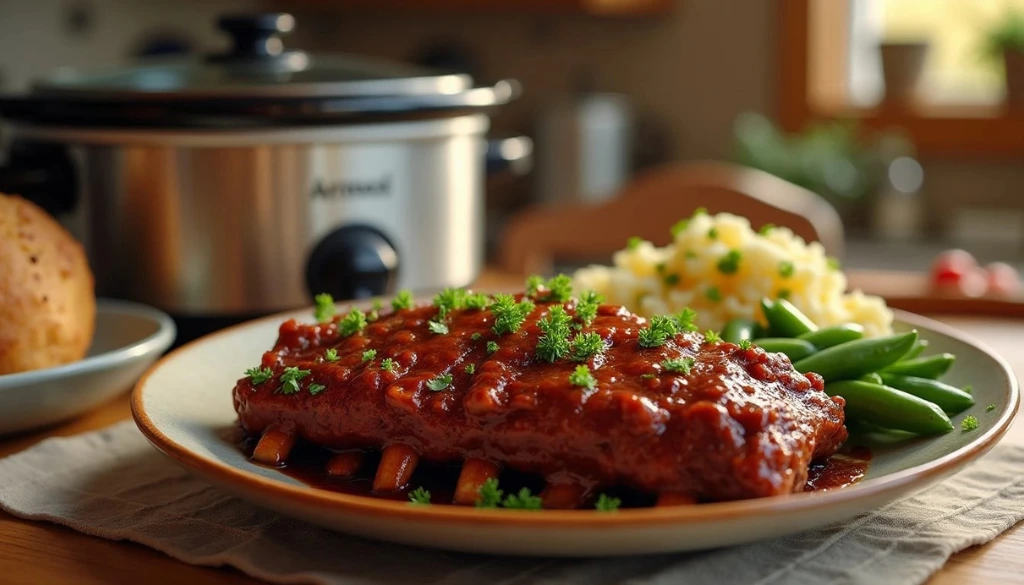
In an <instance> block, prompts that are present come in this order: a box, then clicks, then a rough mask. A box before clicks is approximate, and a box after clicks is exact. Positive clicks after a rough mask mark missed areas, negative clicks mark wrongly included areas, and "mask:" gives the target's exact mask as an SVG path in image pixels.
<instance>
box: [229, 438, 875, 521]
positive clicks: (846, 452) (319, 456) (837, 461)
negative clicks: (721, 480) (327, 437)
mask: <svg viewBox="0 0 1024 585" xmlns="http://www.w3.org/2000/svg"><path fill="white" fill-rule="evenodd" d="M255 446H256V441H255V440H245V441H243V442H242V443H241V448H242V450H243V451H244V452H245V453H246V454H247V455H248V456H250V458H251V456H252V451H253V449H254V448H255ZM335 454H336V452H335V451H331V450H329V449H324V448H322V447H317V446H315V445H310V444H303V443H300V444H298V445H296V446H295V448H294V449H293V450H292V452H291V454H290V455H289V458H288V463H287V464H286V465H284V466H282V467H278V468H276V469H277V470H278V471H280V472H281V473H283V474H284V475H287V476H289V477H291V478H294V479H296V480H298V481H300V482H302V483H304V484H306V485H308V486H310V487H313V488H316V489H322V490H327V491H332V492H337V493H343V494H350V495H357V496H368V497H374V498H380V499H385V500H395V501H403V502H404V501H408V500H409V495H408V490H412V489H415V488H418V487H422V488H424V489H426V490H428V491H429V492H430V496H431V503H433V504H449V505H451V502H452V498H453V497H454V495H455V484H456V482H457V481H458V478H459V470H460V466H459V465H457V464H439V463H433V462H429V461H421V462H420V464H419V465H418V466H417V468H416V471H415V472H414V473H413V476H412V479H411V480H410V481H409V486H408V489H407V490H405V491H402V492H398V493H390V494H381V493H377V492H374V491H373V474H374V471H375V470H376V469H377V465H378V463H379V462H380V453H379V452H372V451H371V452H366V453H365V458H364V460H363V464H362V467H361V468H360V470H359V472H358V473H357V474H356V475H355V476H354V477H351V478H339V477H332V476H330V475H328V474H327V473H326V471H325V469H326V466H327V461H328V460H329V459H330V458H331V457H332V456H333V455H335ZM250 460H251V459H250ZM870 460H871V453H870V451H869V450H868V449H867V448H865V447H852V448H843V449H842V450H841V451H840V452H839V453H837V454H835V455H833V456H832V457H830V458H828V459H826V460H825V461H820V462H814V463H812V464H811V467H810V469H809V470H808V478H807V485H806V487H805V488H804V491H815V492H824V491H829V490H835V489H839V488H843V487H846V486H849V485H853V484H855V483H857V482H859V481H860V480H861V479H863V478H864V475H865V474H866V473H867V470H868V464H869V462H870ZM254 463H255V462H254ZM257 465H259V464H258V463H257ZM524 487H525V488H528V489H529V490H530V491H531V493H533V494H539V493H540V491H541V490H542V489H543V488H544V480H543V478H541V477H540V476H537V475H530V474H524V473H518V472H516V471H514V470H503V471H502V473H501V489H502V490H504V492H505V493H506V494H508V493H512V492H518V491H519V490H520V489H522V488H524ZM601 491H602V493H605V494H608V495H609V496H614V497H617V498H619V499H620V500H621V501H622V507H623V508H645V507H651V506H653V505H654V503H655V499H656V496H655V494H648V493H643V492H640V491H637V490H633V489H629V488H622V487H619V488H613V489H606V490H601Z"/></svg>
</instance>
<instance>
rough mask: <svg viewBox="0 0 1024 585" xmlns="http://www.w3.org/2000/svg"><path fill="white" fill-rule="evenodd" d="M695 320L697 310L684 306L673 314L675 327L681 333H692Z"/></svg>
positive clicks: (695, 328)
mask: <svg viewBox="0 0 1024 585" xmlns="http://www.w3.org/2000/svg"><path fill="white" fill-rule="evenodd" d="M696 320H697V311H694V310H693V309H691V308H690V307H686V308H684V309H683V310H682V311H680V312H679V313H678V314H677V315H676V316H675V321H676V328H677V329H678V330H679V331H680V332H682V333H692V332H694V331H696V330H697V325H696V323H695V321H696Z"/></svg>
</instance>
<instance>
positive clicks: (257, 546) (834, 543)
mask: <svg viewBox="0 0 1024 585" xmlns="http://www.w3.org/2000/svg"><path fill="white" fill-rule="evenodd" d="M0 508H2V509H4V510H6V511H7V512H10V513H11V514H14V515H16V516H20V517H23V518H28V519H33V520H47V521H50V522H54V523H57V524H61V525H64V526H68V527H71V528H73V529H75V530H78V531H81V532H84V533H86V534H91V535H94V536H99V537H102V538H109V539H117V540H131V541H134V542H138V543H141V544H143V545H145V546H149V547H152V548H154V549H157V550H159V551H162V552H164V553H166V554H168V555H170V556H172V557H174V558H176V559H180V560H182V561H184V562H186V563H192V564H196V565H210V566H219V565H231V566H234V567H237V568H238V569H240V570H241V571H243V572H245V573H248V574H249V575H252V576H254V577H257V578H260V579H264V580H266V581H270V582H273V583H314V584H331V585H384V584H387V585H391V584H395V585H398V584H401V585H407V584H408V583H417V584H424V585H428V584H429V585H475V584H478V583H488V584H502V585H512V584H515V585H527V584H555V583H568V584H571V585H575V584H579V585H601V584H606V583H607V584H610V583H628V584H630V585H660V584H670V583H672V584H675V583H715V584H757V585H770V584H793V585H801V584H805V583H806V584H811V583H814V584H819V583H835V584H839V583H842V584H858V583H863V584H866V585H877V584H879V583H886V584H890V585H907V584H911V583H922V582H924V581H925V580H926V579H927V578H928V576H929V575H931V574H932V573H934V572H935V571H936V570H938V569H939V568H940V567H941V566H942V564H943V563H944V562H945V561H946V559H947V558H948V557H949V556H950V555H951V554H953V553H954V552H956V551H959V550H962V549H964V548H966V547H968V546H971V545H976V544H981V543H984V542H987V541H989V540H991V539H992V538H994V537H995V536H996V535H998V534H999V533H1001V532H1003V531H1005V530H1006V529H1008V528H1009V527H1011V526H1013V525H1014V524H1015V523H1017V522H1019V521H1021V520H1022V519H1024V447H1020V446H1001V447H997V448H996V449H995V450H993V452H992V453H990V454H989V455H987V456H986V457H985V458H984V459H983V460H982V461H980V462H979V463H977V464H975V465H972V466H971V467H970V468H968V469H967V470H966V471H964V472H962V473H960V474H958V475H957V476H955V477H953V478H951V479H949V480H947V481H946V482H944V483H942V484H940V485H938V486H935V487H933V488H931V489H929V490H928V491H926V492H922V493H921V494H919V495H917V496H915V497H912V498H909V499H906V500H903V501H900V502H896V503H894V504H891V505H889V506H886V507H885V508H882V509H880V510H877V511H875V512H873V513H870V514H866V515H864V516H860V517H858V518H855V519H854V520H852V521H849V522H846V523H843V524H841V525H836V526H831V527H828V528H823V529H819V530H812V531H808V532H804V533H801V534H797V535H795V536H790V537H786V538H778V539H775V540H770V541H765V542H760V543H755V544H750V545H744V546H737V547H733V548H726V549H720V550H716V551H711V552H704V553H695V554H675V555H659V556H646V557H633V558H624V559H612V558H609V559H591V560H552V559H522V558H518V559H517V558H501V557H488V556H481V555H469V554H459V553H448V552H442V551H436V550H426V549H416V548H410V547H404V546H398V545H390V544H383V543H378V542H372V541H369V540H364V539H361V538H356V537H353V536H347V535H344V534H339V533H334V532H331V531H328V530H324V529H321V528H317V527H315V526H311V525H309V524H305V523H303V522H299V521H296V520H292V519H289V518H286V517H282V516H279V515H277V514H276V513H274V512H270V511H267V510H264V509H262V508H259V507H256V506H253V505H251V504H249V503H247V502H244V501H242V500H239V499H237V498H235V497H233V496H231V495H228V494H227V493H225V492H223V491H221V490H219V489H217V488H215V487H213V486H211V485H209V484H207V483H206V482H204V481H203V480H202V479H199V478H198V477H194V476H192V475H190V474H189V473H188V472H186V471H185V470H183V469H182V468H181V467H179V466H178V465H176V464H174V463H172V462H171V461H170V460H168V459H166V458H165V457H164V456H163V455H160V454H159V453H157V452H156V451H155V450H153V449H152V448H151V447H150V446H149V444H148V443H147V442H146V440H145V439H144V438H143V437H142V435H141V434H140V433H139V432H138V431H137V430H136V429H135V427H134V425H133V424H132V423H131V422H124V423H119V424H117V425H115V426H112V427H110V428H107V429H104V430H101V431H96V432H93V433H88V434H83V435H79V436H76V437H69V438H63V439H49V440H46V441H44V442H42V443H40V444H39V445H37V446H35V447H33V448H31V449H28V450H26V451H24V452H22V453H18V454H16V455H12V456H10V457H8V458H6V459H2V460H0Z"/></svg>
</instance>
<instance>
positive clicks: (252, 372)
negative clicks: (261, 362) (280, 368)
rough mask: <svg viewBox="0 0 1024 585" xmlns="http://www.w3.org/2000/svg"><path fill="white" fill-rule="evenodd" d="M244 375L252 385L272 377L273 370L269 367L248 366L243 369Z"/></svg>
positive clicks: (257, 384)
mask: <svg viewBox="0 0 1024 585" xmlns="http://www.w3.org/2000/svg"><path fill="white" fill-rule="evenodd" d="M245 376H246V377H247V378H249V381H250V382H252V385H253V386H259V385H260V384H262V383H264V382H266V381H267V380H269V379H271V378H273V377H274V370H271V369H270V368H249V369H248V370H246V371H245Z"/></svg>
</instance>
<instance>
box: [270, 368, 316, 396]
mask: <svg viewBox="0 0 1024 585" xmlns="http://www.w3.org/2000/svg"><path fill="white" fill-rule="evenodd" d="M310 373H311V372H310V371H309V370H300V369H299V368H297V367H294V366H290V367H287V368H285V369H284V371H283V372H281V375H280V377H278V379H277V380H278V381H279V382H280V383H281V386H279V387H278V389H277V390H278V392H280V393H281V394H295V393H296V392H298V391H299V380H302V379H303V378H305V377H306V376H308V375H309V374H310Z"/></svg>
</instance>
